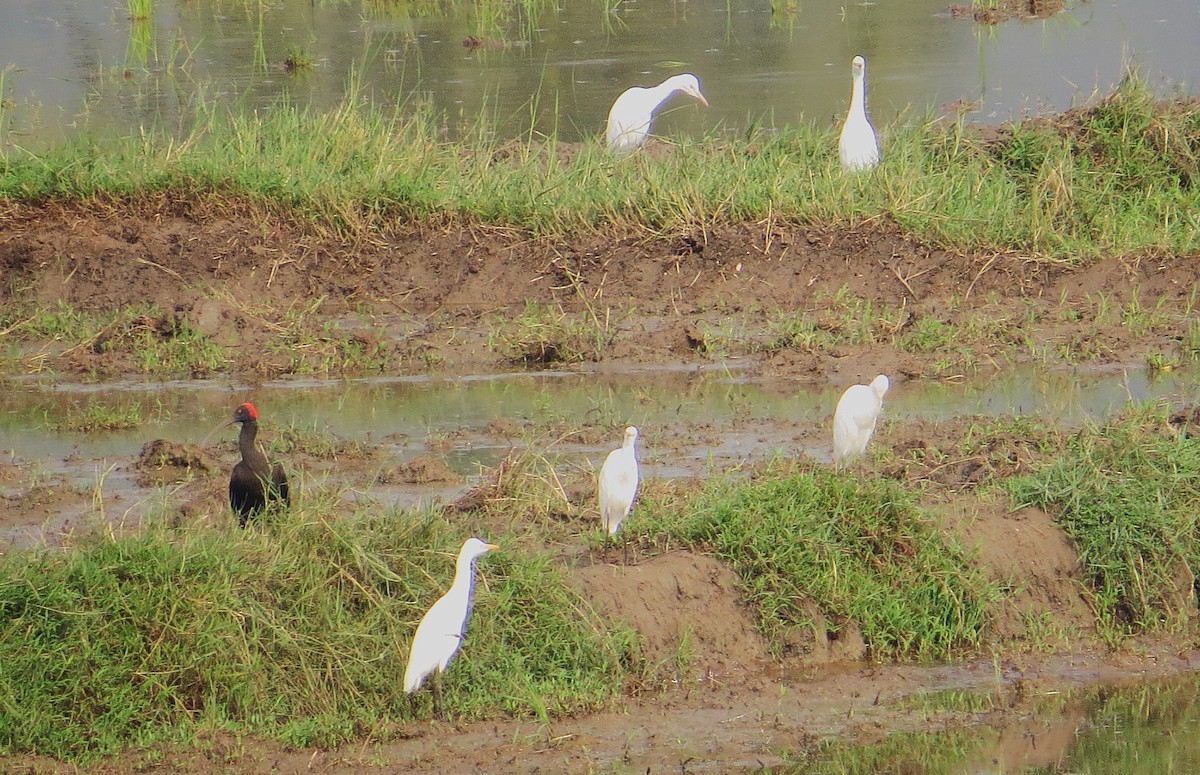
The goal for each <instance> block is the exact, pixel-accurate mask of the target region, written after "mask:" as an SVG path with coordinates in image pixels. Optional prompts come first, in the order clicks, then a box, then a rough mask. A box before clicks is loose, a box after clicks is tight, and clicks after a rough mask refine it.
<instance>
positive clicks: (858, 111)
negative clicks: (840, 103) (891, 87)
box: [850, 75, 867, 118]
mask: <svg viewBox="0 0 1200 775" xmlns="http://www.w3.org/2000/svg"><path fill="white" fill-rule="evenodd" d="M864 80H865V79H864V78H863V76H862V75H856V76H854V80H853V84H852V86H851V91H850V114H851V115H859V116H863V117H864V118H865V117H866V115H867V108H866V96H867V95H866V93H865V86H864V85H863V81H864Z"/></svg>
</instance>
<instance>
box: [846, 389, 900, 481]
mask: <svg viewBox="0 0 1200 775" xmlns="http://www.w3.org/2000/svg"><path fill="white" fill-rule="evenodd" d="M891 384H892V383H891V382H890V381H889V380H888V378H887V377H886V376H884V375H883V374H880V375H879V376H878V377H876V378H875V379H873V380H871V384H870V385H851V386H850V387H848V388H846V392H845V393H842V397H841V399H839V400H838V404H837V410H836V411H834V413H833V462H834V465H836V466H837V467H838V468H843V467H845V465H846V464H847V463H848V462H850V461H851V460H853V459H854V458H857V457H859V456H861V455H862V454H863V453H865V452H866V451H867V442H868V441H870V440H871V434H872V433H874V432H875V423H876V422H878V421H879V414H880V412H882V411H883V394H884V393H886V392H887V391H888V388H889V387H890V386H891Z"/></svg>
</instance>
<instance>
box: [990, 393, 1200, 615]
mask: <svg viewBox="0 0 1200 775" xmlns="http://www.w3.org/2000/svg"><path fill="white" fill-rule="evenodd" d="M1005 486H1006V487H1007V489H1008V491H1009V493H1010V495H1011V497H1012V499H1013V501H1014V502H1015V504H1016V505H1017V506H1018V507H1020V506H1038V507H1040V508H1043V509H1046V510H1047V511H1049V512H1050V513H1052V514H1053V515H1055V517H1056V518H1057V520H1058V522H1059V523H1060V524H1061V525H1062V526H1063V529H1064V530H1066V532H1067V534H1068V535H1069V536H1070V537H1071V539H1072V541H1073V542H1074V543H1075V545H1076V547H1077V548H1078V550H1079V559H1080V563H1081V565H1082V566H1083V570H1084V574H1085V577H1086V581H1087V583H1088V587H1089V589H1090V590H1091V593H1092V594H1091V601H1092V606H1093V608H1094V609H1095V612H1096V616H1097V620H1098V621H1099V622H1100V624H1101V625H1102V630H1103V631H1104V632H1106V634H1107V635H1108V636H1109V637H1110V638H1113V639H1117V638H1121V637H1123V636H1126V635H1131V634H1135V633H1138V632H1142V631H1146V630H1151V631H1152V630H1159V629H1167V630H1172V629H1177V628H1179V627H1181V626H1183V625H1184V624H1185V623H1186V622H1187V620H1188V616H1189V611H1190V610H1191V609H1192V608H1194V606H1195V603H1194V591H1193V584H1194V573H1195V571H1196V570H1197V569H1200V553H1198V552H1197V548H1196V541H1195V536H1196V509H1195V504H1196V502H1197V500H1198V499H1200V441H1197V440H1196V439H1194V438H1190V437H1188V436H1187V435H1186V434H1184V433H1180V432H1177V431H1176V430H1174V429H1173V428H1172V427H1171V426H1170V425H1169V424H1168V423H1167V419H1166V417H1165V416H1164V415H1163V414H1162V413H1161V410H1160V409H1159V408H1155V407H1149V408H1146V409H1143V410H1139V411H1131V412H1129V413H1127V414H1126V415H1125V416H1123V417H1120V418H1117V419H1115V420H1113V421H1111V422H1109V423H1107V424H1105V425H1103V426H1099V427H1087V428H1084V429H1083V430H1081V431H1080V432H1079V433H1078V434H1077V435H1076V436H1075V437H1073V438H1072V439H1070V441H1069V443H1068V445H1067V447H1066V449H1065V450H1064V452H1063V453H1062V455H1061V456H1059V457H1058V458H1056V459H1054V460H1053V461H1049V462H1045V463H1042V464H1040V465H1039V466H1038V467H1037V470H1036V472H1035V473H1034V474H1032V475H1030V476H1026V477H1021V478H1018V479H1014V480H1011V481H1009V482H1007V483H1006V485H1005Z"/></svg>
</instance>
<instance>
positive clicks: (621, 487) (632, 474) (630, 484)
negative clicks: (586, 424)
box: [599, 425, 638, 536]
mask: <svg viewBox="0 0 1200 775" xmlns="http://www.w3.org/2000/svg"><path fill="white" fill-rule="evenodd" d="M637 437H638V429H637V428H635V427H633V426H632V425H630V426H629V427H628V428H626V429H625V440H624V441H623V442H622V443H621V447H620V449H614V450H613V451H612V452H609V453H608V457H607V458H606V459H605V461H604V466H603V467H601V469H600V486H599V489H600V524H601V525H603V526H604V532H605V534H606V535H610V536H611V535H616V533H617V528H619V527H621V520H623V519H625V517H627V516H629V510H630V509H632V508H633V499H634V498H635V497H636V496H637V490H638V461H637V451H636V449H635V448H634V444H635V443H636V442H637Z"/></svg>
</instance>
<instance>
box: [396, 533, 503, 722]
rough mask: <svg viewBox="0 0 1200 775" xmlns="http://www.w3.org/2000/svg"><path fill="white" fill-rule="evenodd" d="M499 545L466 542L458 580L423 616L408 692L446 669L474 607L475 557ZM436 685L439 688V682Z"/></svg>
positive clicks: (411, 661)
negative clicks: (472, 593)
mask: <svg viewBox="0 0 1200 775" xmlns="http://www.w3.org/2000/svg"><path fill="white" fill-rule="evenodd" d="M497 548H499V547H497V546H496V545H494V544H489V543H484V542H483V541H481V540H479V539H478V538H468V539H467V540H466V541H464V542H463V545H462V548H461V549H459V551H458V561H457V563H456V564H455V566H454V583H453V584H451V585H450V589H449V590H447V591H446V594H444V595H442V596H441V597H439V598H438V600H437V602H436V603H434V604H433V606H432V607H431V608H430V609H429V610H428V611H427V612H426V613H425V615H424V616H423V617H421V623H420V624H418V625H417V632H416V634H415V635H413V642H412V650H411V651H410V652H409V655H408V667H407V668H405V670H404V691H406V692H408V693H409V694H412V693H413V692H415V691H416V690H417V689H419V688H421V684H422V683H423V682H424V681H425V679H426V678H427V677H428V676H429V675H430V674H431V673H434V672H437V673H443V672H445V670H446V666H447V665H449V664H450V659H451V658H452V657H453V656H454V654H455V652H457V651H458V647H459V646H460V645H462V639H463V636H464V635H465V634H466V631H467V614H468V613H470V610H471V592H472V591H473V588H474V585H475V574H474V569H475V558H476V557H478V556H479V555H481V554H484V553H486V552H490V551H491V550H492V549H497ZM434 687H435V689H436V688H437V683H435V684H434ZM436 698H437V695H436V694H435V699H436Z"/></svg>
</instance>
